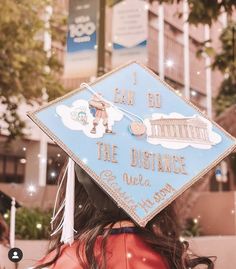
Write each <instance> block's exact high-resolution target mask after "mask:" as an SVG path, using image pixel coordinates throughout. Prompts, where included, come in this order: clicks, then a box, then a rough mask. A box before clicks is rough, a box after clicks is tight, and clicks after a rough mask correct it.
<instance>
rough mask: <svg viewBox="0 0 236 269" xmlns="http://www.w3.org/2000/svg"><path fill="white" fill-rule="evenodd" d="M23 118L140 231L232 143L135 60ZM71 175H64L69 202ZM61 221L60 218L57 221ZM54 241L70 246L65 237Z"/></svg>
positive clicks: (227, 135)
mask: <svg viewBox="0 0 236 269" xmlns="http://www.w3.org/2000/svg"><path fill="white" fill-rule="evenodd" d="M29 117H30V118H31V119H32V120H33V121H34V122H35V123H36V124H37V125H38V126H39V127H40V128H41V129H42V130H43V131H44V132H45V133H46V134H47V135H48V136H49V137H50V138H51V139H52V140H53V141H54V142H55V143H56V144H58V145H59V146H60V147H61V148H62V149H63V150H64V151H65V152H66V153H67V154H68V156H69V157H70V158H71V160H70V163H71V166H70V167H72V169H74V167H73V164H72V163H73V161H74V162H75V163H76V164H77V165H79V166H80V167H81V168H82V169H83V170H84V171H85V172H86V173H87V174H88V175H89V176H90V177H91V178H92V180H93V182H92V183H93V184H94V183H96V184H97V185H98V186H99V187H100V188H101V190H102V191H104V192H105V193H106V194H107V195H108V196H109V197H110V198H111V199H112V202H114V203H115V204H116V205H118V207H120V208H122V209H123V210H124V211H125V212H126V213H127V214H128V215H129V216H130V217H131V218H132V219H133V220H134V221H135V222H136V223H137V224H138V225H140V226H145V225H146V224H147V222H148V221H149V220H151V219H152V218H153V217H154V216H155V215H156V214H157V213H158V212H160V211H161V210H162V209H163V208H165V207H166V206H167V205H168V204H169V203H171V202H172V201H173V200H174V199H176V198H177V197H178V196H179V195H181V193H183V192H184V191H185V190H186V189H187V188H189V187H190V186H191V185H192V184H193V183H195V182H196V181H197V180H198V179H199V178H201V177H202V176H203V175H204V174H205V173H206V172H207V171H209V170H210V169H211V168H212V167H214V166H215V165H216V164H217V163H218V162H220V161H221V160H222V159H223V158H224V157H226V156H227V155H228V154H229V153H230V152H232V151H233V149H234V148H235V146H236V140H235V138H233V137H232V136H231V135H230V134H228V133H227V132H226V131H224V130H223V129H222V128H221V127H220V126H218V125H217V124H216V123H214V122H213V121H211V120H210V119H208V118H207V117H206V115H204V114H203V113H202V112H201V111H200V110H199V109H198V108H197V107H195V106H194V105H193V104H191V103H190V102H189V101H188V100H186V99H184V98H182V97H180V96H179V95H178V94H177V93H176V92H175V91H174V90H173V89H172V88H171V87H170V86H169V85H168V84H166V83H165V82H164V81H162V80H160V78H159V77H158V76H157V75H156V74H154V73H153V72H152V71H151V70H149V69H148V68H146V67H145V66H142V65H140V64H138V63H136V62H131V63H128V64H126V65H124V66H121V67H120V68H118V69H115V70H113V71H111V72H109V73H107V74H106V75H104V76H102V77H100V78H98V79H97V80H96V81H94V82H93V83H90V84H89V85H88V84H86V83H82V84H81V87H80V88H79V89H76V90H74V91H72V92H70V93H68V94H66V95H65V96H63V97H61V98H58V99H56V100H54V101H52V102H50V103H49V104H47V105H45V106H43V107H41V108H40V109H38V110H36V111H34V112H31V113H29ZM72 160H73V161H72ZM68 172H69V171H68ZM78 174H79V172H78V173H77V175H78ZM71 178H73V173H71V172H70V177H69V178H68V181H67V186H68V188H70V191H68V195H69V196H70V198H69V199H68V201H69V200H70V202H71V203H73V199H74V197H73V195H72V194H71V188H73V187H74V183H73V182H72V181H73V180H72V179H71ZM71 182H72V183H71ZM90 183H91V182H90ZM89 185H91V184H87V187H88V186H89ZM94 195H96V193H95V194H94ZM65 207H66V205H65ZM67 207H68V208H70V209H71V210H73V208H71V207H70V206H69V205H67ZM65 211H66V208H65ZM68 218H70V217H67V218H66V213H65V220H64V222H66V219H68ZM70 226H73V223H70ZM72 234H73V230H72V232H71V236H72ZM62 241H63V242H69V243H71V242H72V241H71V240H68V235H67V236H64V239H62Z"/></svg>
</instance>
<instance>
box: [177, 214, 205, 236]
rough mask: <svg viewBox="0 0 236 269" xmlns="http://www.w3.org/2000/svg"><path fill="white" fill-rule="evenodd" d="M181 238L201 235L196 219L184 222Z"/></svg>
mask: <svg viewBox="0 0 236 269" xmlns="http://www.w3.org/2000/svg"><path fill="white" fill-rule="evenodd" d="M182 235H183V236H187V237H194V236H200V235H201V227H200V224H199V221H198V219H192V218H189V219H187V220H186V224H185V228H184V231H183V233H182Z"/></svg>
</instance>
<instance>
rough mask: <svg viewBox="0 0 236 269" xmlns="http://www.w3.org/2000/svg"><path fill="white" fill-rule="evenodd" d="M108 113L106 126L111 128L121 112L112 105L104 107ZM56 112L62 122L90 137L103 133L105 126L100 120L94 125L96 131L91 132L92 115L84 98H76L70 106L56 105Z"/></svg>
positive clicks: (120, 116)
mask: <svg viewBox="0 0 236 269" xmlns="http://www.w3.org/2000/svg"><path fill="white" fill-rule="evenodd" d="M106 112H107V114H108V126H109V127H110V128H112V126H113V125H114V123H115V121H120V120H121V119H122V118H123V113H122V112H121V111H119V110H116V109H115V108H113V107H108V108H106ZM56 113H57V114H58V115H59V116H60V117H61V120H62V122H63V124H64V125H65V126H66V127H67V128H69V129H71V130H75V131H83V132H84V134H85V135H86V136H88V137H91V138H99V137H102V136H103V135H104V133H105V126H104V125H103V122H102V120H100V121H99V123H98V125H97V127H96V133H91V130H92V128H93V121H94V119H95V117H94V115H93V114H92V113H91V111H90V108H89V103H88V101H86V100H82V99H80V100H76V101H75V102H74V103H73V104H72V106H66V105H59V106H57V107H56Z"/></svg>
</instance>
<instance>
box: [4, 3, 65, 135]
mask: <svg viewBox="0 0 236 269" xmlns="http://www.w3.org/2000/svg"><path fill="white" fill-rule="evenodd" d="M50 4H52V0H31V1H28V0H19V1H16V0H2V1H1V2H0V33H1V34H0V95H1V99H0V102H1V103H2V104H3V105H4V106H5V110H4V111H3V112H2V113H1V114H0V119H1V120H2V121H4V122H5V123H6V124H7V127H6V129H7V130H8V131H9V133H10V137H16V136H18V135H21V134H22V129H23V128H24V122H23V121H22V119H21V118H20V116H19V114H18V106H19V104H20V103H22V102H27V103H29V104H32V102H33V101H36V102H39V103H40V102H41V101H42V89H46V91H47V94H48V96H49V99H50V98H55V97H56V96H59V95H61V94H62V93H63V92H64V89H63V87H62V85H61V84H60V83H59V82H58V76H59V75H58V73H59V72H60V70H61V64H60V63H59V61H58V60H57V58H56V56H55V54H52V55H51V56H50V57H47V55H46V53H45V51H44V50H43V33H44V32H45V30H46V28H45V27H46V26H45V20H44V19H43V15H44V14H45V8H46V6H47V5H50ZM59 17H60V16H56V15H53V16H52V17H51V26H52V27H51V31H52V36H53V38H54V40H58V41H61V40H62V34H63V36H64V39H65V34H64V33H62V31H59V30H58V29H60V28H61V27H63V24H64V21H63V20H62V19H61V18H59Z"/></svg>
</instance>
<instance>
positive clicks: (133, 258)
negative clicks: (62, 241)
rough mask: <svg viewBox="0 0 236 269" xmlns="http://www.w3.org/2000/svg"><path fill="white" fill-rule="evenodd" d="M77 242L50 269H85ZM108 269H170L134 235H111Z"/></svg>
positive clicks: (48, 257)
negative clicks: (81, 263) (79, 256)
mask: <svg viewBox="0 0 236 269" xmlns="http://www.w3.org/2000/svg"><path fill="white" fill-rule="evenodd" d="M101 240H102V238H101V236H100V237H98V239H97V242H96V245H95V255H96V257H99V252H100V250H99V249H100V248H99V247H98V246H99V245H100V242H101ZM76 247H77V243H76V242H75V243H74V244H73V245H72V246H63V247H62V248H61V255H60V257H59V258H58V260H57V261H56V263H54V264H53V265H51V267H49V268H50V269H83V268H82V267H81V265H80V264H79V261H78V258H77V257H76ZM54 255H55V253H54V252H51V253H49V254H48V255H47V256H46V257H45V258H43V259H42V260H41V261H40V262H39V264H43V263H46V262H48V261H50V260H51V259H53V257H54ZM106 262H107V269H151V268H153V269H154V268H155V269H169V267H168V264H167V262H166V260H165V259H164V258H163V257H162V256H161V255H160V254H158V253H157V252H156V251H154V250H152V249H151V248H150V247H149V246H148V245H147V244H146V243H145V242H143V241H142V239H141V238H140V237H139V236H138V235H137V234H133V233H122V234H115V235H110V236H109V238H108V241H107V248H106Z"/></svg>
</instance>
